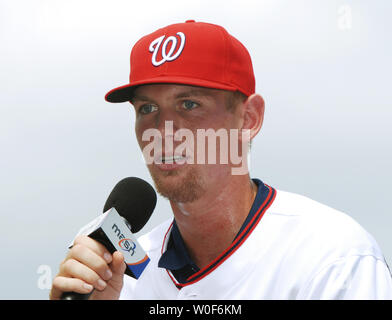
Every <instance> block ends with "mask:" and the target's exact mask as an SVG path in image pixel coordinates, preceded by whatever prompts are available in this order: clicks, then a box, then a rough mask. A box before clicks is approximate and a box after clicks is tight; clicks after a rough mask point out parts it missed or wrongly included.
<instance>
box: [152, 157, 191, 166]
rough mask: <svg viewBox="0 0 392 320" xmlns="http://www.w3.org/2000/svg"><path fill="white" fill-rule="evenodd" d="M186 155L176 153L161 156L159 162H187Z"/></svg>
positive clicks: (158, 158)
mask: <svg viewBox="0 0 392 320" xmlns="http://www.w3.org/2000/svg"><path fill="white" fill-rule="evenodd" d="M186 159H187V158H186V157H185V156H182V155H175V156H161V157H157V158H156V160H157V163H168V164H170V163H185V162H186Z"/></svg>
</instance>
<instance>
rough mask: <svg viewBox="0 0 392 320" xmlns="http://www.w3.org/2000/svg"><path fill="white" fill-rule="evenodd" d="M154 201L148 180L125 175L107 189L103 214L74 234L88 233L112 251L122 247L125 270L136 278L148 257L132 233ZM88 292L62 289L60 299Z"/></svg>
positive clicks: (141, 224) (82, 296)
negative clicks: (64, 290)
mask: <svg viewBox="0 0 392 320" xmlns="http://www.w3.org/2000/svg"><path fill="white" fill-rule="evenodd" d="M156 201H157V196H156V193H155V190H154V189H153V187H152V186H151V185H150V184H149V183H147V182H146V181H144V180H142V179H140V178H136V177H128V178H125V179H123V180H121V181H120V182H118V183H117V184H116V185H115V187H114V188H113V190H112V192H111V193H110V195H109V197H108V199H107V200H106V203H105V205H104V208H103V212H104V214H103V215H101V216H99V217H98V218H96V219H94V220H93V221H91V222H90V223H88V224H87V225H86V226H84V227H83V228H82V229H80V230H79V232H78V234H77V235H76V236H75V238H76V237H77V236H79V235H88V236H89V237H90V238H92V239H94V240H96V241H98V242H100V243H101V244H103V245H104V246H105V248H106V249H108V251H109V252H110V253H111V254H113V253H114V252H115V251H121V252H122V253H123V255H124V262H125V263H126V265H127V268H126V270H125V274H127V275H129V276H131V277H133V278H135V279H138V278H139V276H140V275H141V273H142V272H143V270H144V269H145V268H146V266H147V264H148V263H149V261H150V259H149V258H148V256H147V255H146V253H145V252H144V250H143V248H142V247H141V246H140V244H139V243H138V241H137V240H136V237H135V236H134V235H133V233H136V232H138V231H140V230H141V229H142V228H143V227H144V225H145V224H146V223H147V221H148V219H149V218H150V217H151V214H152V212H153V211H154V209H155V205H156ZM72 243H73V241H72ZM72 243H71V245H70V248H71V247H72V245H73V244H72ZM90 295H91V293H89V294H80V293H76V292H64V293H63V294H62V296H61V299H62V300H86V299H88V297H89V296H90Z"/></svg>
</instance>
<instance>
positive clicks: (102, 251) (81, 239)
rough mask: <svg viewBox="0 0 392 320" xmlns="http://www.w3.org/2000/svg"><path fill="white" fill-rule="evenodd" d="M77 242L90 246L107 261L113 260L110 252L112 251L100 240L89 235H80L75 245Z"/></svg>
mask: <svg viewBox="0 0 392 320" xmlns="http://www.w3.org/2000/svg"><path fill="white" fill-rule="evenodd" d="M77 244H80V245H82V246H86V247H88V248H90V249H91V250H92V251H94V252H95V253H96V254H97V255H99V256H100V257H102V258H103V259H104V260H105V261H106V262H107V263H111V262H112V255H111V254H110V252H109V251H108V250H107V249H106V248H105V246H104V245H102V244H101V243H99V242H98V241H96V240H94V239H91V238H90V237H88V236H78V237H77V238H76V239H75V241H74V246H75V245H77ZM71 250H72V249H71Z"/></svg>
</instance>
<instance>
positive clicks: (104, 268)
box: [68, 244, 112, 280]
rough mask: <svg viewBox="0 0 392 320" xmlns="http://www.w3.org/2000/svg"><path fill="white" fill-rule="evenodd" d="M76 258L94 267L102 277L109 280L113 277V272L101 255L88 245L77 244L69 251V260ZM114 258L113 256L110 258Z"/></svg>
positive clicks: (91, 267)
mask: <svg viewBox="0 0 392 320" xmlns="http://www.w3.org/2000/svg"><path fill="white" fill-rule="evenodd" d="M70 259H74V260H77V261H79V262H80V263H82V264H84V265H85V266H87V267H89V268H90V269H92V270H93V271H94V272H96V273H97V274H99V276H100V277H101V278H102V279H105V280H109V279H110V278H111V277H112V272H111V270H110V268H109V266H108V264H107V261H106V260H104V259H103V258H102V257H101V256H100V255H98V254H97V253H96V252H95V251H93V250H92V249H90V248H89V247H87V246H84V245H82V244H76V245H74V246H73V247H72V249H71V250H70V251H69V252H68V260H70ZM110 260H112V258H111V259H110Z"/></svg>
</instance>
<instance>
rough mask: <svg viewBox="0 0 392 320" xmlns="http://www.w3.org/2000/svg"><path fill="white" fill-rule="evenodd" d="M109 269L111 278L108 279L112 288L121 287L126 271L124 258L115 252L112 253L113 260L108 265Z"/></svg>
mask: <svg viewBox="0 0 392 320" xmlns="http://www.w3.org/2000/svg"><path fill="white" fill-rule="evenodd" d="M109 266H110V269H111V270H112V273H113V276H112V278H111V279H110V282H111V284H112V285H113V286H115V285H120V286H122V283H123V277H124V272H125V269H126V267H127V266H126V265H125V263H124V256H123V254H122V253H121V252H119V251H116V252H114V253H113V260H112V262H111V263H110V265H109Z"/></svg>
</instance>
